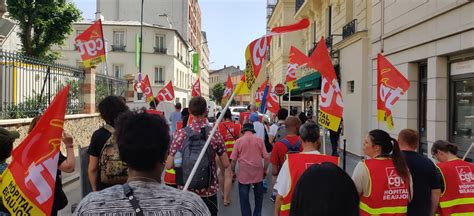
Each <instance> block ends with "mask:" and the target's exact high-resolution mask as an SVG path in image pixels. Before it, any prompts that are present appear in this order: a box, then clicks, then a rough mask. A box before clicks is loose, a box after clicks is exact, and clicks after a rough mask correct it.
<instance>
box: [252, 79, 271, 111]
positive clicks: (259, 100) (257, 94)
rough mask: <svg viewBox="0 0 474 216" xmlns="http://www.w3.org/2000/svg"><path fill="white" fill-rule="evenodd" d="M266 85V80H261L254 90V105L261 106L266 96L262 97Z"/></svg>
mask: <svg viewBox="0 0 474 216" xmlns="http://www.w3.org/2000/svg"><path fill="white" fill-rule="evenodd" d="M267 86H268V80H266V81H265V82H263V83H262V85H260V88H258V89H257V91H256V92H255V106H256V107H261V105H262V103H263V102H265V103H266V98H264V95H265V88H266V87H267ZM270 89H271V84H270ZM267 95H268V91H267ZM264 106H266V104H265V105H264Z"/></svg>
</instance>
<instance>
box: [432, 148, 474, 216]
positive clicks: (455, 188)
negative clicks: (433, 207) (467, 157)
mask: <svg viewBox="0 0 474 216" xmlns="http://www.w3.org/2000/svg"><path fill="white" fill-rule="evenodd" d="M457 153H458V147H457V146H456V145H455V144H452V143H449V142H446V141H443V140H438V141H436V142H435V143H433V147H431V154H432V155H433V157H434V158H436V160H438V161H439V162H440V163H438V164H437V165H438V167H439V170H440V172H441V190H442V191H443V192H442V194H441V197H440V199H439V208H438V214H440V215H442V216H443V215H458V214H459V215H464V214H466V213H473V212H474V201H473V200H474V191H473V190H472V188H474V181H473V180H474V173H473V171H474V164H472V163H468V162H466V161H463V160H461V159H460V158H458V157H457V156H456V154H457ZM468 188H471V189H468ZM463 213H464V214H463Z"/></svg>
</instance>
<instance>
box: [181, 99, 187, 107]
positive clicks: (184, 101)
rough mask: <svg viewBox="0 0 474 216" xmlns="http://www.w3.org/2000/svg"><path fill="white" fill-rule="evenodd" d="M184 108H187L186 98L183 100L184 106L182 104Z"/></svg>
mask: <svg viewBox="0 0 474 216" xmlns="http://www.w3.org/2000/svg"><path fill="white" fill-rule="evenodd" d="M181 105H182V107H186V98H183V104H181Z"/></svg>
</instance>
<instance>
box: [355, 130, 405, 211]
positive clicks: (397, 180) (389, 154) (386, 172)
mask: <svg viewBox="0 0 474 216" xmlns="http://www.w3.org/2000/svg"><path fill="white" fill-rule="evenodd" d="M364 153H365V154H366V155H367V156H368V157H369V158H370V159H367V160H364V161H361V162H359V164H357V166H356V168H355V169H354V174H353V175H352V178H353V179H354V183H355V185H356V188H357V191H358V192H359V195H360V206H359V207H360V214H361V215H380V214H383V215H405V214H406V213H407V206H408V202H409V201H410V200H411V196H412V194H413V193H412V191H413V190H412V185H413V184H412V179H411V175H410V172H409V170H408V166H407V164H406V162H405V159H404V158H403V155H402V154H401V151H400V147H399V146H398V142H397V140H395V139H394V138H392V137H390V135H389V134H388V133H387V132H385V131H383V130H379V129H377V130H372V131H370V132H369V135H368V136H367V137H366V138H365V140H364Z"/></svg>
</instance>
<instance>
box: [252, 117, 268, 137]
mask: <svg viewBox="0 0 474 216" xmlns="http://www.w3.org/2000/svg"><path fill="white" fill-rule="evenodd" d="M253 129H254V130H255V135H256V136H257V137H258V138H262V140H263V141H265V128H264V126H263V124H262V123H261V122H258V121H257V122H253Z"/></svg>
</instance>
